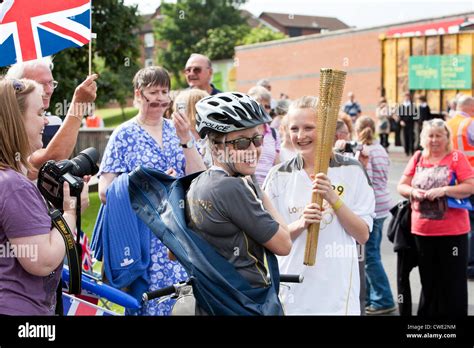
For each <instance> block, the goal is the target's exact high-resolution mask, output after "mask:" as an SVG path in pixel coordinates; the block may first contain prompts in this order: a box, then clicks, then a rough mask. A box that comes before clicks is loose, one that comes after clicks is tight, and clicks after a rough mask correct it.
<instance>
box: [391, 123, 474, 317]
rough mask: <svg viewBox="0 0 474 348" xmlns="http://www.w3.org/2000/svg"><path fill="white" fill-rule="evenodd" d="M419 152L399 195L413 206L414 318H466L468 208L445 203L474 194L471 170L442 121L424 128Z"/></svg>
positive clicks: (403, 177) (399, 189) (408, 166)
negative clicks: (415, 257) (416, 293)
mask: <svg viewBox="0 0 474 348" xmlns="http://www.w3.org/2000/svg"><path fill="white" fill-rule="evenodd" d="M420 145H421V146H422V147H423V149H424V150H423V151H422V152H420V151H417V152H416V153H415V154H414V155H413V157H412V158H411V159H410V161H409V162H408V165H407V166H406V168H405V172H404V173H403V176H402V178H401V179H400V182H399V184H398V192H399V193H400V194H401V195H402V196H403V197H405V198H409V199H410V201H411V207H412V214H411V233H412V234H414V237H415V243H416V248H417V253H418V269H419V272H420V280H421V286H422V289H421V299H420V305H419V307H418V315H424V316H435V315H436V316H440V315H442V316H459V315H467V305H468V304H467V248H468V240H467V235H468V233H469V231H470V224H469V215H468V211H467V210H466V209H459V208H452V207H450V206H449V204H448V198H455V199H463V198H467V197H469V196H470V195H471V194H472V193H473V192H474V170H473V169H472V167H471V165H470V164H469V161H468V159H467V157H466V155H465V154H464V153H463V152H461V151H458V150H452V142H451V135H450V131H449V128H448V127H447V126H446V123H445V122H444V121H443V120H440V119H433V120H430V121H425V122H424V123H423V130H422V131H421V135H420Z"/></svg>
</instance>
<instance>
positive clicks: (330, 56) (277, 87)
mask: <svg viewBox="0 0 474 348" xmlns="http://www.w3.org/2000/svg"><path fill="white" fill-rule="evenodd" d="M472 15H473V13H463V14H459V15H456V16H449V17H440V18H431V19H426V20H418V21H411V22H405V23H398V24H396V25H388V26H379V27H373V28H367V29H343V30H338V31H334V32H329V33H321V34H316V35H309V36H301V37H296V38H289V39H284V40H278V41H272V42H267V43H261V44H255V45H248V46H240V47H237V48H236V57H235V58H236V61H238V62H239V64H238V66H237V71H236V79H237V89H238V90H239V91H243V92H245V91H248V89H249V88H250V87H252V86H253V85H255V83H256V82H257V81H258V80H259V79H262V78H267V79H269V80H270V82H271V84H272V94H273V98H279V96H280V93H285V94H287V95H288V96H289V97H290V98H291V99H294V98H297V97H300V96H303V95H317V94H319V70H320V68H323V67H325V68H334V69H340V70H344V71H346V72H347V78H346V84H345V90H344V96H343V102H345V100H346V95H347V93H348V92H349V91H353V92H354V93H355V95H356V99H357V100H358V101H359V103H361V106H362V112H363V114H368V115H372V116H373V115H374V113H375V108H376V103H377V101H378V100H379V97H380V96H381V94H382V88H381V86H382V49H381V38H382V37H383V36H384V35H385V34H386V33H387V32H389V31H390V30H391V29H394V28H396V27H403V26H412V25H414V24H429V23H433V22H437V21H447V20H450V19H453V18H465V17H467V16H472ZM471 93H472V91H471Z"/></svg>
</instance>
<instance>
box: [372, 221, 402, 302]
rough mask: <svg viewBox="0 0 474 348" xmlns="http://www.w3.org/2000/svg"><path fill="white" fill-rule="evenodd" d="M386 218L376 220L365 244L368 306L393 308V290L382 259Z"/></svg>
mask: <svg viewBox="0 0 474 348" xmlns="http://www.w3.org/2000/svg"><path fill="white" fill-rule="evenodd" d="M385 219H386V218H385V217H384V218H381V219H374V227H373V230H372V232H371V233H370V237H369V240H368V241H367V243H366V244H365V279H366V285H367V290H366V291H367V297H366V298H367V303H366V305H367V306H373V307H375V308H377V309H379V308H391V307H393V306H394V305H395V303H394V302H393V296H392V290H391V289H390V283H389V282H388V278H387V275H386V274H385V270H384V269H383V265H382V259H381V257H380V243H381V242H382V231H383V223H384V221H385Z"/></svg>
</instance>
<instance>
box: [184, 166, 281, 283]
mask: <svg viewBox="0 0 474 348" xmlns="http://www.w3.org/2000/svg"><path fill="white" fill-rule="evenodd" d="M255 192H256V191H255V187H254V185H253V183H250V182H249V181H248V180H246V179H245V178H242V177H232V176H229V175H228V174H227V173H226V172H224V171H223V170H216V169H209V170H207V171H205V172H204V173H202V174H201V175H199V176H198V177H197V178H196V179H194V180H193V182H192V183H191V186H190V188H189V191H188V193H187V196H186V199H187V204H186V214H187V217H188V219H189V221H190V223H189V227H190V228H192V229H193V230H194V231H196V232H197V233H199V234H200V235H201V236H202V237H203V238H204V239H205V240H207V241H208V242H209V243H210V244H211V245H212V246H213V247H214V248H215V249H216V250H217V252H218V253H220V254H221V255H222V256H223V257H224V258H226V259H227V260H229V262H231V263H232V264H233V265H234V266H235V268H236V270H237V271H238V272H239V273H240V274H241V275H242V276H243V277H244V278H246V279H247V280H248V281H249V282H250V284H251V285H252V286H253V287H263V286H266V285H267V284H268V283H267V280H266V274H267V273H266V269H265V265H264V247H263V246H262V244H263V243H266V242H268V241H269V240H270V239H271V238H272V237H273V236H274V235H275V234H276V233H277V231H278V228H279V225H278V223H277V222H276V221H275V220H274V219H273V218H272V216H271V215H270V214H269V213H268V212H267V211H266V210H265V209H264V207H263V204H262V202H261V200H260V199H258V198H257V196H256V193H255Z"/></svg>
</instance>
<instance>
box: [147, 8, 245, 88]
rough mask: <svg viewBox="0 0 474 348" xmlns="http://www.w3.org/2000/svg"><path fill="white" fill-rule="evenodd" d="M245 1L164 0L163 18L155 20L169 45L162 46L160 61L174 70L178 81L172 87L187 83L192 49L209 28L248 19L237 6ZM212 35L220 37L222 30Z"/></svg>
mask: <svg viewBox="0 0 474 348" xmlns="http://www.w3.org/2000/svg"><path fill="white" fill-rule="evenodd" d="M243 3H245V0H226V1H223V0H206V1H197V0H178V1H177V2H176V3H164V2H162V4H161V15H162V16H163V20H162V21H160V22H158V23H156V26H155V33H156V35H157V38H158V40H160V41H163V42H166V43H167V46H166V48H164V49H162V50H160V52H159V56H158V64H160V65H162V66H164V67H165V68H166V69H168V71H170V73H171V74H173V76H174V79H175V81H176V82H177V83H178V86H173V88H178V87H184V83H185V81H184V77H183V76H182V70H183V68H184V66H185V64H186V61H187V59H188V58H189V56H190V55H191V53H194V52H198V49H197V44H198V43H199V42H200V41H201V40H204V39H205V38H206V37H207V35H208V30H210V29H216V28H220V27H223V26H229V27H238V26H241V25H243V24H244V23H245V19H244V18H242V17H241V15H240V12H239V10H238V7H239V6H240V5H241V4H243ZM213 35H215V36H217V37H221V32H216V33H213ZM199 48H200V50H201V52H204V51H207V49H205V48H204V43H202V44H201V45H200V46H199ZM203 49H204V51H202V50H203ZM219 53H220V54H221V53H222V52H219Z"/></svg>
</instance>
